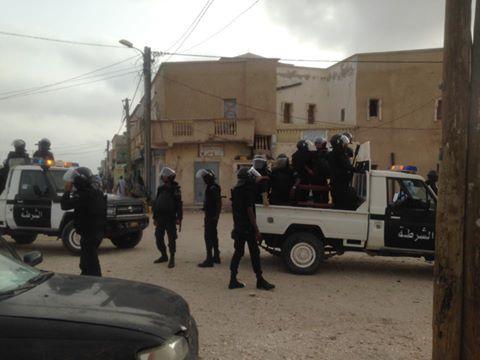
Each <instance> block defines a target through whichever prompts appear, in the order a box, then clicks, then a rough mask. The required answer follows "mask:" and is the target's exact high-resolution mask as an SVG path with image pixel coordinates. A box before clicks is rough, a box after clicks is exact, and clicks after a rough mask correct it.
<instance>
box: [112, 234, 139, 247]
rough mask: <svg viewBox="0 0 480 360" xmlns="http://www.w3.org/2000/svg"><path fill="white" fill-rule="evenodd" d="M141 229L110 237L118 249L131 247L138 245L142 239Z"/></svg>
mask: <svg viewBox="0 0 480 360" xmlns="http://www.w3.org/2000/svg"><path fill="white" fill-rule="evenodd" d="M142 236H143V231H141V230H140V231H136V232H134V233H130V234H125V235H122V236H117V237H112V238H111V239H110V240H112V243H113V245H115V246H116V247H117V248H119V249H131V248H134V247H135V246H137V245H138V243H139V242H140V240H142Z"/></svg>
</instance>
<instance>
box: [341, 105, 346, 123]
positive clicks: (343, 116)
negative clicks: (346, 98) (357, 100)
mask: <svg viewBox="0 0 480 360" xmlns="http://www.w3.org/2000/svg"><path fill="white" fill-rule="evenodd" d="M340 121H341V122H344V121H345V108H343V109H342V110H340Z"/></svg>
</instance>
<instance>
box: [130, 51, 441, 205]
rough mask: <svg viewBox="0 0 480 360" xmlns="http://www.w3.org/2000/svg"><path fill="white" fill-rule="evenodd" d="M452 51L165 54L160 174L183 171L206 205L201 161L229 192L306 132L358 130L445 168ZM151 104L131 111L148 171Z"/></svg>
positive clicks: (383, 153)
mask: <svg viewBox="0 0 480 360" xmlns="http://www.w3.org/2000/svg"><path fill="white" fill-rule="evenodd" d="M441 60H442V50H441V49H432V50H416V51H401V52H386V53H370V54H357V55H354V56H352V57H350V58H348V59H346V60H345V61H343V62H341V63H338V64H335V65H333V66H331V67H329V68H326V69H321V68H308V67H298V66H293V65H288V64H282V63H279V62H278V60H277V59H266V58H261V57H259V56H256V55H253V54H245V55H241V56H239V57H237V58H222V59H220V60H215V61H195V62H181V63H164V64H162V66H161V67H160V69H159V71H158V73H157V74H156V76H155V79H154V80H153V90H152V92H153V94H152V119H153V121H152V154H153V163H154V166H153V168H152V176H153V179H154V184H153V187H156V186H158V184H159V179H158V178H159V173H160V170H161V168H162V167H163V166H169V167H172V168H173V169H175V170H176V172H177V181H178V182H179V183H180V185H181V186H182V191H183V197H184V202H185V204H187V205H193V204H199V203H201V202H202V200H203V184H202V183H201V181H198V180H196V179H195V173H196V170H198V169H199V168H203V167H206V168H210V169H212V170H213V171H214V172H215V173H216V174H217V176H218V178H219V183H220V185H221V186H222V189H223V195H225V196H227V197H228V196H229V191H230V188H231V187H232V186H233V184H234V183H235V173H236V170H237V169H238V168H239V167H240V166H244V165H247V164H250V163H251V160H250V159H251V157H252V156H253V155H254V154H257V153H262V154H265V155H267V156H269V157H274V156H276V155H278V154H279V153H287V154H288V155H291V154H292V153H293V152H294V151H295V145H296V143H297V141H298V140H299V139H301V138H304V139H312V140H313V139H314V138H315V137H317V136H323V137H326V138H329V137H331V136H332V135H333V134H335V133H339V132H346V131H349V132H352V133H354V135H355V137H356V140H357V141H360V142H363V141H371V143H372V155H373V162H374V164H376V165H377V166H378V168H381V169H385V168H388V167H389V166H390V165H392V164H408V165H416V166H418V167H419V171H420V173H421V174H426V172H428V171H429V170H430V169H434V168H436V164H437V161H438V154H439V147H440V138H441V136H440V135H441V131H440V128H441V125H440V123H439V121H438V120H439V119H440V117H441V111H439V107H440V106H441V100H440V99H439V97H440V90H439V86H440V83H441V78H442V65H441ZM142 119H143V106H142V103H140V104H139V105H138V106H137V107H136V108H135V109H134V111H133V113H132V116H131V122H130V124H131V139H132V149H131V155H132V161H133V162H135V163H136V165H137V166H136V169H137V171H139V172H140V173H142V172H143V162H142V158H143V122H142Z"/></svg>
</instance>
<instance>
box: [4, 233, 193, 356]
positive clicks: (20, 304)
mask: <svg viewBox="0 0 480 360" xmlns="http://www.w3.org/2000/svg"><path fill="white" fill-rule="evenodd" d="M23 260H24V262H23V261H21V260H20V257H19V256H18V254H17V253H16V252H15V251H14V250H13V249H12V248H11V246H10V245H9V244H8V243H7V242H6V241H5V240H4V239H3V238H1V237H0V357H1V358H2V359H8V360H17V359H49V360H55V359H58V360H60V359H61V360H68V359H72V360H82V359H96V360H102V359H108V360H111V359H116V360H123V359H125V360H127V359H128V360H162V359H164V360H186V359H197V358H198V333H197V327H196V324H195V320H194V319H193V317H192V316H191V314H190V312H189V307H188V304H187V303H186V302H185V300H184V299H182V298H181V297H180V296H179V295H177V294H175V293H174V292H172V291H169V290H167V289H164V288H161V287H158V286H154V285H149V284H143V283H139V282H134V281H126V280H119V279H109V278H98V277H89V276H74V275H62V274H56V273H53V272H47V271H41V270H38V269H35V268H34V267H32V266H30V265H35V264H38V263H40V262H41V260H42V256H41V254H40V253H39V252H32V253H28V254H26V255H25V256H24V257H23ZM25 262H26V263H25ZM28 263H29V264H30V265H28Z"/></svg>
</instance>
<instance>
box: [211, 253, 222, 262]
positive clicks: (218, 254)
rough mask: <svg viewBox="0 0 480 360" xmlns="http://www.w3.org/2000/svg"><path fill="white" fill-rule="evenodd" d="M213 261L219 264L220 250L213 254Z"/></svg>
mask: <svg viewBox="0 0 480 360" xmlns="http://www.w3.org/2000/svg"><path fill="white" fill-rule="evenodd" d="M213 262H214V263H215V264H220V263H221V261H220V251H216V252H215V255H213Z"/></svg>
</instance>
